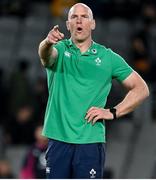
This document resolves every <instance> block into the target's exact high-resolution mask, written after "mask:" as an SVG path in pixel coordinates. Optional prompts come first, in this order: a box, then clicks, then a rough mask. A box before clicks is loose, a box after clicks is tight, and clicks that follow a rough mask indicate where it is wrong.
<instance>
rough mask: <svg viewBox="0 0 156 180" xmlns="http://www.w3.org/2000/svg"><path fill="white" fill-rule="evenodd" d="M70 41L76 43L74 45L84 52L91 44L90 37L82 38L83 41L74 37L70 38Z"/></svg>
mask: <svg viewBox="0 0 156 180" xmlns="http://www.w3.org/2000/svg"><path fill="white" fill-rule="evenodd" d="M72 41H73V42H74V44H75V45H76V47H78V48H79V49H80V51H81V52H82V53H83V52H86V51H87V50H88V48H89V47H90V46H91V44H92V39H91V38H90V39H88V40H84V41H77V40H75V39H72Z"/></svg>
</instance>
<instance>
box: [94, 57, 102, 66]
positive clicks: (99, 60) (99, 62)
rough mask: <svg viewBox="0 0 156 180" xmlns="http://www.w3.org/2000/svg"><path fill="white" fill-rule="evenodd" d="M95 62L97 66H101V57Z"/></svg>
mask: <svg viewBox="0 0 156 180" xmlns="http://www.w3.org/2000/svg"><path fill="white" fill-rule="evenodd" d="M95 62H96V65H97V66H100V65H101V59H100V58H99V57H98V58H96V59H95Z"/></svg>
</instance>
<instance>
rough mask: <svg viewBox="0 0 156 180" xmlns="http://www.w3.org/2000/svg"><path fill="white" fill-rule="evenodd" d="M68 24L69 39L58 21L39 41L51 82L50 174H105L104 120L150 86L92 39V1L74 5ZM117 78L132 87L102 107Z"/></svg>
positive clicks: (123, 110) (131, 104)
mask: <svg viewBox="0 0 156 180" xmlns="http://www.w3.org/2000/svg"><path fill="white" fill-rule="evenodd" d="M66 25H67V29H68V30H69V31H70V33H71V38H70V39H69V40H67V39H65V40H63V38H64V35H63V34H62V33H61V32H60V31H59V27H58V25H56V26H54V28H53V29H52V30H51V31H50V32H49V34H48V36H47V37H46V38H45V40H43V41H42V42H41V43H40V46H39V56H40V59H41V62H42V64H43V65H44V66H45V67H46V71H47V78H48V88H49V99H48V104H47V109H46V114H45V123H44V128H43V135H45V136H46V137H48V138H49V144H48V149H47V154H46V160H47V168H46V173H47V178H61V179H63V178H78V179H79V178H102V177H103V171H104V161H105V147H104V145H105V142H106V140H105V124H104V121H106V120H113V119H114V120H115V119H116V118H119V117H121V116H123V115H125V114H127V113H129V112H131V111H132V110H133V109H134V108H135V107H136V106H138V105H139V104H140V103H141V102H142V101H143V100H144V99H145V98H146V97H147V96H148V95H149V91H148V87H147V85H146V83H145V82H144V80H143V79H142V78H141V77H140V76H139V75H138V74H137V73H136V72H135V71H134V70H133V69H132V68H131V67H129V65H128V64H127V63H126V62H125V61H124V60H123V58H122V57H120V56H119V55H117V54H116V53H114V52H113V51H112V50H110V49H107V48H105V47H104V46H102V45H100V44H97V43H95V42H94V41H93V40H92V35H91V34H92V30H94V29H95V20H94V19H93V14H92V11H91V9H90V8H89V7H88V6H86V5H85V4H82V3H77V4H75V5H74V6H72V8H71V9H70V11H69V14H68V21H67V22H66ZM113 78H116V79H117V80H118V81H119V82H121V83H122V84H123V86H125V87H126V88H127V89H128V93H127V95H126V97H125V98H124V99H123V101H122V102H121V103H119V104H118V105H116V106H115V107H114V108H111V109H104V108H103V107H104V106H105V104H106V100H107V96H108V94H109V92H110V89H111V81H112V79H113ZM140 92H141V93H140Z"/></svg>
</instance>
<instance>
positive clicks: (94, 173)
mask: <svg viewBox="0 0 156 180" xmlns="http://www.w3.org/2000/svg"><path fill="white" fill-rule="evenodd" d="M89 173H90V175H91V176H90V178H92V179H93V178H95V175H96V171H95V170H94V169H91V171H90V172H89Z"/></svg>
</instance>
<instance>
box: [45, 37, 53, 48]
mask: <svg viewBox="0 0 156 180" xmlns="http://www.w3.org/2000/svg"><path fill="white" fill-rule="evenodd" d="M44 43H45V45H46V46H52V45H53V44H52V43H51V42H49V40H48V38H46V39H45V40H44Z"/></svg>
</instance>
